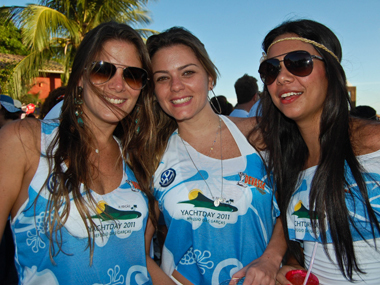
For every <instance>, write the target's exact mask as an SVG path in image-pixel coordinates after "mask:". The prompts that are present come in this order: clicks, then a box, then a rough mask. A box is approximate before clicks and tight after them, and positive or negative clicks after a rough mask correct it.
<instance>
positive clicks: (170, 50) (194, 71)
mask: <svg viewBox="0 0 380 285" xmlns="http://www.w3.org/2000/svg"><path fill="white" fill-rule="evenodd" d="M152 68H153V80H154V84H155V93H156V96H157V100H158V102H159V103H160V105H161V107H162V109H163V110H164V111H165V113H167V114H168V115H169V116H171V117H173V118H174V119H176V120H177V122H183V121H188V120H191V119H193V118H199V117H202V115H203V114H206V113H207V112H210V111H211V112H212V113H213V111H212V109H211V107H210V104H209V103H208V100H207V94H208V91H209V90H211V89H212V78H211V77H210V76H209V75H208V74H207V73H206V70H205V69H204V68H203V66H202V64H201V62H200V61H199V60H198V59H197V57H196V56H195V54H194V52H193V51H192V49H191V48H189V47H188V46H185V45H181V44H179V45H174V46H170V47H164V48H161V49H160V50H158V51H157V52H156V53H155V54H154V56H153V57H152Z"/></svg>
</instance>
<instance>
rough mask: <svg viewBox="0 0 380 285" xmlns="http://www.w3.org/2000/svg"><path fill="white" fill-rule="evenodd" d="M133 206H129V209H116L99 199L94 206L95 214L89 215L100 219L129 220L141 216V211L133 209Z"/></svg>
mask: <svg viewBox="0 0 380 285" xmlns="http://www.w3.org/2000/svg"><path fill="white" fill-rule="evenodd" d="M134 208H135V206H130V210H126V211H124V210H118V209H115V208H113V207H111V206H109V205H108V204H107V203H106V202H104V201H100V202H99V203H98V205H97V208H96V212H97V214H96V215H93V216H91V218H93V219H101V220H102V221H110V220H131V219H137V218H139V217H141V213H140V212H138V211H135V210H134Z"/></svg>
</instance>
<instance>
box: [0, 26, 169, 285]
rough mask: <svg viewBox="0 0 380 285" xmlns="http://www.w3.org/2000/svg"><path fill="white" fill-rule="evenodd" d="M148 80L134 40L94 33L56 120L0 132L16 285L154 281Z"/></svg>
mask: <svg viewBox="0 0 380 285" xmlns="http://www.w3.org/2000/svg"><path fill="white" fill-rule="evenodd" d="M149 75H150V76H151V66H150V59H149V56H148V53H147V50H146V47H145V44H144V42H143V41H142V39H141V37H140V36H139V35H138V34H137V33H136V31H134V30H133V29H132V28H131V27H129V26H127V25H125V24H118V23H115V22H109V23H104V24H100V25H99V26H97V27H96V28H95V29H93V30H91V31H90V32H88V33H87V35H86V36H85V38H84V39H83V41H82V43H81V44H80V46H79V48H78V51H77V54H76V57H75V59H74V63H73V66H72V72H71V76H70V79H69V83H68V85H67V88H66V92H65V98H64V103H63V107H62V113H61V115H60V118H59V120H47V121H38V120H35V119H25V120H22V121H18V122H16V123H13V124H10V125H9V126H7V127H5V128H2V129H1V131H0V146H1V147H0V157H1V159H2V160H1V164H0V177H1V179H0V206H1V209H2V211H1V213H2V214H1V219H0V235H2V232H3V229H4V225H5V223H6V220H7V218H8V215H9V214H10V216H11V227H12V231H13V235H14V240H15V245H16V256H15V261H16V267H17V270H18V272H19V279H20V284H21V283H22V284H49V285H50V284H111V283H112V284H114V283H123V284H152V279H153V278H156V276H159V275H157V273H158V274H159V273H160V271H159V269H158V270H157V268H158V267H157V266H156V264H155V262H154V261H153V260H152V259H151V258H149V256H148V255H147V251H148V249H149V245H150V243H149V242H150V240H151V235H152V231H154V227H153V224H154V222H151V219H150V218H152V220H153V221H154V220H155V219H154V215H152V214H151V213H150V212H151V207H150V206H151V205H153V197H152V194H151V192H150V185H151V177H152V175H153V170H152V169H151V168H152V167H151V163H150V161H151V157H152V156H153V154H152V153H151V149H153V147H152V145H153V143H154V137H155V136H154V134H155V129H154V128H153V112H152V108H151V106H152V104H153V103H152V101H153V92H152V84H151V81H149V80H148V78H149V77H150V76H149ZM147 270H149V273H148V271H147ZM165 278H166V275H165V274H163V276H161V277H159V281H161V284H170V283H171V281H170V280H168V278H166V279H165ZM158 283H160V282H158ZM158 283H157V284H158Z"/></svg>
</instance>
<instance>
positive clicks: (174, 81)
mask: <svg viewBox="0 0 380 285" xmlns="http://www.w3.org/2000/svg"><path fill="white" fill-rule="evenodd" d="M183 88H184V85H183V82H182V80H181V78H179V76H172V78H171V85H170V90H171V91H173V92H178V91H181V90H182V89H183Z"/></svg>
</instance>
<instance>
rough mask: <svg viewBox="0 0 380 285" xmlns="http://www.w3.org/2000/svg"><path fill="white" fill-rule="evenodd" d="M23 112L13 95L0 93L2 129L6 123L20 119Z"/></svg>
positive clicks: (0, 121) (0, 126) (0, 123)
mask: <svg viewBox="0 0 380 285" xmlns="http://www.w3.org/2000/svg"><path fill="white" fill-rule="evenodd" d="M18 102H19V101H18ZM17 104H18V103H17ZM22 113H23V112H22V110H21V109H19V108H17V107H16V106H15V104H14V101H13V99H12V98H11V97H9V96H7V95H0V129H1V128H2V127H3V126H5V125H6V124H9V123H11V122H13V121H14V120H18V119H20V118H21V114H22Z"/></svg>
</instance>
